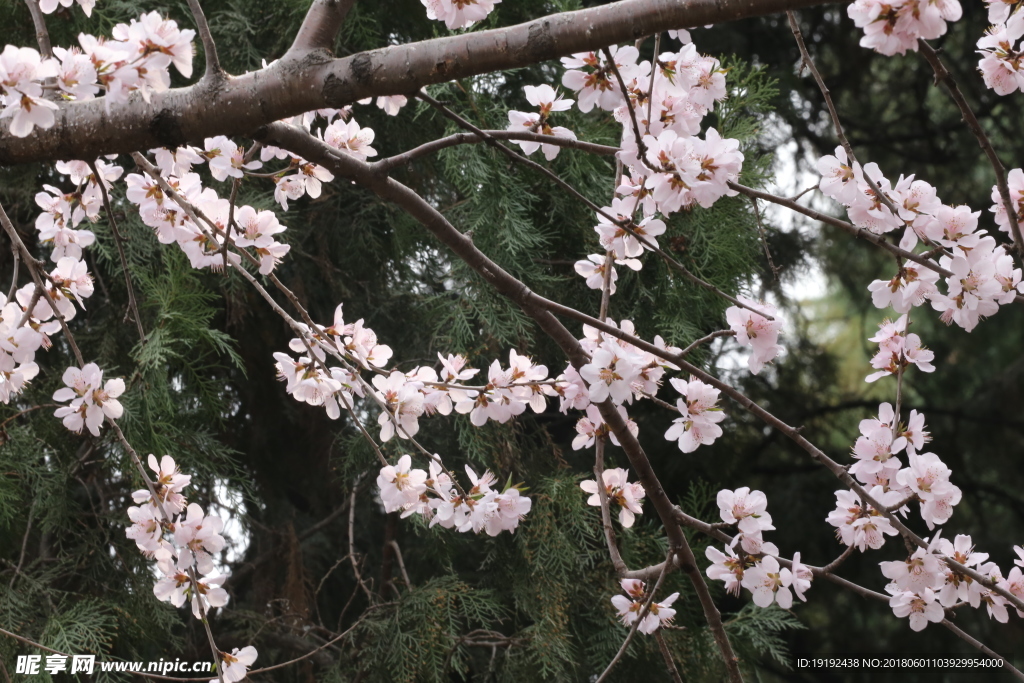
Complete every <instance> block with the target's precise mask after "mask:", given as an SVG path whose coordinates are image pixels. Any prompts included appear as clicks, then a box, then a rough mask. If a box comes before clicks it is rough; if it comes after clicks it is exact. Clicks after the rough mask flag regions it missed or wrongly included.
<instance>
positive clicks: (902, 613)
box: [887, 588, 945, 631]
mask: <svg viewBox="0 0 1024 683" xmlns="http://www.w3.org/2000/svg"><path fill="white" fill-rule="evenodd" d="M887 590H888V589H887ZM889 606H890V607H892V612H893V614H895V615H896V616H897V617H900V618H902V617H907V616H909V617H910V628H911V629H913V630H914V631H921V630H924V627H925V626H927V625H928V622H933V623H936V624H937V623H939V622H940V621H942V620H943V619H944V618H945V612H944V611H943V609H942V605H940V604H939V603H938V601H937V600H936V599H935V593H934V592H933V591H932V589H930V588H925V589H924V590H923V591H922V592H921V593H913V592H911V591H901V590H898V589H895V592H893V594H892V597H891V598H890V599H889Z"/></svg>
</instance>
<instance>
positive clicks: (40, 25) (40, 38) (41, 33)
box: [25, 0, 53, 59]
mask: <svg viewBox="0 0 1024 683" xmlns="http://www.w3.org/2000/svg"><path fill="white" fill-rule="evenodd" d="M25 4H26V5H28V11H29V14H31V15H32V26H33V27H34V28H35V30H36V42H38V43H39V54H40V55H42V56H43V59H50V58H51V57H53V48H51V47H50V32H49V31H48V30H46V18H45V17H44V16H43V10H41V9H40V8H39V0H25Z"/></svg>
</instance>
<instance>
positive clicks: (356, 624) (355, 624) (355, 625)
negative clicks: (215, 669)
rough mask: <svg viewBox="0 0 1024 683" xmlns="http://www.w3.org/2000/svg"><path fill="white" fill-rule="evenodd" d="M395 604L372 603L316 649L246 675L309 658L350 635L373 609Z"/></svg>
mask: <svg viewBox="0 0 1024 683" xmlns="http://www.w3.org/2000/svg"><path fill="white" fill-rule="evenodd" d="M393 604H394V603H390V602H383V603H379V604H376V605H370V606H369V607H368V608H367V609H366V611H365V612H363V614H362V616H360V617H359V619H357V620H356V622H355V623H354V624H352V625H351V626H349V627H348V628H347V629H346V630H345V631H344V632H342V633H340V634H339V635H337V636H335V637H334V638H332V639H331V640H329V641H327V642H326V643H324V644H323V645H321V646H320V647H318V648H316V649H315V650H310V651H309V652H307V653H306V654H304V655H301V656H299V657H296V658H295V659H289V660H288V661H287V662H281V663H280V664H274V665H273V666H265V667H263V668H262V669H252V670H251V671H248V672H246V675H247V676H254V675H257V674H264V673H267V672H268V671H276V670H277V669H283V668H285V667H286V666H291V665H292V664H296V663H298V662H301V661H303V660H304V659H309V658H310V657H312V656H313V655H315V654H316V653H317V652H320V651H322V650H326V649H327V648H329V647H331V646H332V645H334V644H335V643H337V642H338V641H340V640H341V639H343V638H345V637H346V636H348V635H349V634H351V633H352V631H354V630H355V629H356V628H358V627H359V625H360V624H362V623H363V620H364V619H366V618H367V616H368V615H369V614H370V612H372V611H373V610H376V609H380V608H382V607H388V606H390V605H393Z"/></svg>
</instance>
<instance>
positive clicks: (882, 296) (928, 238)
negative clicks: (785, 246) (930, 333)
mask: <svg viewBox="0 0 1024 683" xmlns="http://www.w3.org/2000/svg"><path fill="white" fill-rule="evenodd" d="M818 172H819V173H821V176H822V178H821V182H820V184H819V187H820V188H821V191H822V192H823V193H824V194H825V195H826V196H828V197H832V198H833V199H835V200H836V201H838V202H840V203H841V204H843V205H844V206H846V207H847V209H848V213H849V216H850V221H851V222H853V224H854V225H856V226H858V227H861V228H864V229H866V230H869V231H871V232H873V233H875V234H878V235H881V234H885V233H889V232H892V231H894V230H897V229H899V228H901V227H905V230H904V232H903V236H902V238H901V240H900V247H901V248H902V249H906V250H913V249H914V248H915V247H917V245H918V244H919V243H921V242H923V243H924V244H926V245H927V246H928V247H929V248H930V249H931V248H934V249H937V250H939V251H940V252H941V253H942V256H941V257H940V259H939V266H940V267H941V268H944V269H946V270H948V271H950V272H951V273H952V274H951V275H949V276H948V277H947V278H946V279H945V285H946V293H942V292H941V291H940V290H939V289H938V287H937V286H936V284H937V281H938V272H937V269H935V268H928V267H927V266H924V265H921V264H919V263H916V262H915V263H909V264H902V265H901V266H900V268H899V271H898V272H897V273H896V275H895V276H894V277H893V278H892V279H891V280H875V281H874V282H872V283H871V284H870V285H869V286H868V289H869V290H870V291H871V294H872V301H873V302H874V304H875V306H877V307H878V308H885V307H886V306H892V307H893V308H894V309H895V310H896V311H897V312H898V313H906V312H908V311H909V310H910V309H911V308H912V307H914V306H920V305H922V304H923V303H924V302H925V301H930V302H931V305H932V308H934V309H935V310H936V311H940V312H941V316H940V319H941V320H942V321H943V322H945V323H946V324H949V323H952V322H955V323H956V324H957V325H959V326H961V327H963V328H964V329H966V330H967V331H971V330H973V329H974V327H975V326H977V324H978V322H979V321H980V320H981V319H982V318H984V317H988V316H991V315H993V314H994V313H995V312H996V311H997V310H998V309H999V306H1001V305H1005V304H1007V303H1010V302H1012V301H1013V299H1014V297H1015V296H1016V295H1017V294H1018V293H1019V292H1024V284H1022V282H1021V269H1020V268H1014V263H1013V259H1012V257H1011V256H1010V255H1009V254H1008V253H1007V252H1006V249H1005V248H1004V247H1003V246H1002V245H997V244H996V241H995V238H993V237H992V236H991V235H989V234H988V233H987V232H986V231H985V230H983V229H979V227H978V217H979V216H980V215H981V212H972V211H971V210H970V208H969V207H966V206H956V207H953V206H947V205H944V204H943V203H942V201H941V200H940V199H939V198H938V196H937V193H936V191H935V188H934V187H932V186H931V185H929V184H928V183H926V182H925V181H923V180H916V179H915V178H914V176H909V177H903V176H900V178H899V181H898V182H897V183H896V186H895V187H893V186H892V185H891V184H890V183H889V181H888V180H887V179H886V178H885V177H884V176H883V175H882V172H881V170H880V169H879V168H878V166H877V164H873V163H871V164H866V165H865V166H864V167H863V168H862V167H861V166H860V164H858V163H857V162H852V163H851V162H850V161H849V159H848V157H847V155H846V152H845V150H843V148H842V147H837V148H836V153H835V155H834V156H833V155H828V156H824V157H822V158H821V159H819V160H818ZM1011 175H1012V177H1013V179H1014V183H1015V184H1014V187H1016V188H1017V190H1016V192H1017V195H1018V196H1020V194H1021V191H1022V190H1024V188H1022V187H1021V186H1022V185H1024V178H1022V177H1021V176H1019V174H1011ZM865 178H870V179H871V181H872V182H873V183H874V184H875V185H876V186H877V187H878V189H879V191H880V195H879V194H878V193H876V192H875V191H874V190H873V189H872V187H871V186H870V185H869V183H868V182H867V180H866V179H865ZM993 197H994V201H996V206H995V207H993V209H992V210H993V212H994V213H995V214H996V216H997V221H1001V222H1000V225H1001V226H1004V229H1005V230H1007V231H1009V221H1008V219H1007V217H1006V213H1005V211H1006V209H1005V207H1003V206H1002V201H1001V198H999V197H998V191H996V190H994V191H993ZM887 202H888V204H891V205H892V207H893V208H895V209H896V213H893V211H892V209H890V207H889V206H887Z"/></svg>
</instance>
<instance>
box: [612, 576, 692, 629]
mask: <svg viewBox="0 0 1024 683" xmlns="http://www.w3.org/2000/svg"><path fill="white" fill-rule="evenodd" d="M620 585H621V586H622V591H623V592H624V593H625V594H626V595H615V596H612V606H614V607H615V609H616V610H617V611H618V613H619V620H620V621H622V623H623V624H625V625H626V626H632V625H633V624H635V623H636V620H637V619H640V613H641V612H643V609H644V605H645V604H646V602H647V599H648V598H649V597H650V595H649V594H648V593H647V585H646V584H645V583H644V582H643V581H641V580H640V579H622V582H621V583H620ZM678 598H679V593H673V594H672V595H670V596H668V597H667V598H665V599H664V600H662V601H661V602H654V601H653V600H652V601H651V606H650V607H649V608H648V610H647V614H646V615H644V618H643V619H641V620H640V624H639V625H638V626H637V627H636V630H637V631H639V632H640V633H643V634H644V635H648V636H649V635H651V634H652V633H654V632H655V631H657V630H658V627H660V626H661V625H662V624H668V623H671V622H672V620H673V619H674V618H675V616H676V611H675V610H674V609H672V604H673V603H674V602H675V601H676V599H678Z"/></svg>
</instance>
